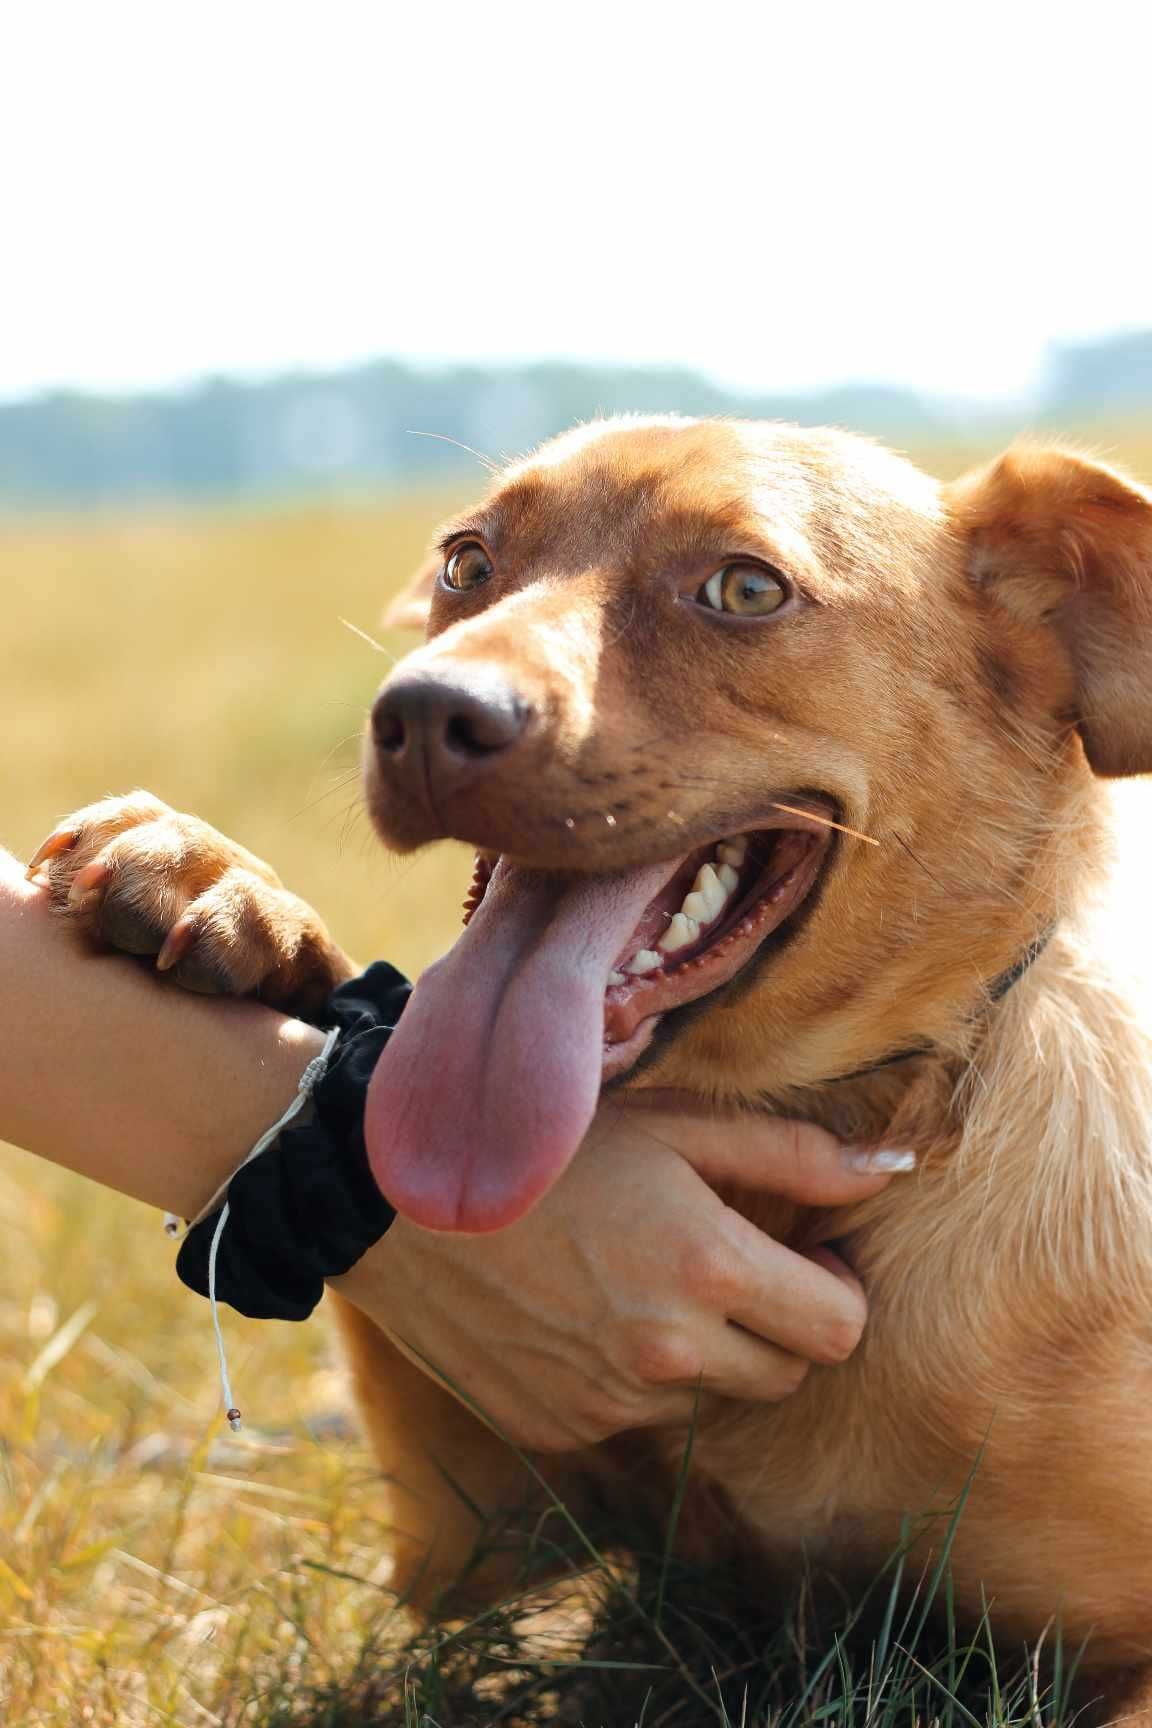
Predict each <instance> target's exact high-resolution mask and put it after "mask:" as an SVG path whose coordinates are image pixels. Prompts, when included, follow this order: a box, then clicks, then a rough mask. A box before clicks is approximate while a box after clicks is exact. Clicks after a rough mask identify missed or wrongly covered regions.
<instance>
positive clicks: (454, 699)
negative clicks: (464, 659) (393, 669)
mask: <svg viewBox="0 0 1152 1728" xmlns="http://www.w3.org/2000/svg"><path fill="white" fill-rule="evenodd" d="M530 717H531V708H530V706H529V704H528V703H527V702H526V701H525V700H524V698H523V697H522V696H521V695H520V693H519V691H518V690H516V689H515V688H514V686H513V685H511V684H510V683H509V682H508V680H507V678H506V677H505V676H504V674H503V673H502V672H500V671H499V670H498V669H497V668H496V667H490V666H474V667H469V668H467V669H455V670H454V671H453V672H452V673H451V674H444V675H442V676H435V675H431V674H429V673H427V672H425V673H419V674H414V675H410V676H408V677H404V678H399V679H396V680H394V681H390V682H389V683H387V684H385V686H384V688H383V690H381V692H380V694H379V696H378V697H377V698H376V703H375V706H374V707H373V709H372V736H373V738H374V740H375V743H376V748H377V751H378V752H379V758H380V762H381V766H382V767H383V768H384V769H385V770H387V771H390V772H392V773H396V774H399V775H400V776H401V777H402V778H407V777H409V776H410V775H423V774H426V775H427V778H428V785H429V788H430V789H431V790H433V791H434V790H435V789H436V787H437V786H438V785H443V784H445V783H448V784H451V783H454V782H457V781H459V780H462V779H465V778H467V777H469V776H470V775H471V774H472V773H473V772H474V771H475V770H476V769H477V767H479V766H480V765H482V764H487V763H490V762H492V761H493V759H494V758H496V757H499V756H502V755H504V754H505V753H506V752H507V751H509V750H511V749H512V748H513V747H514V746H515V745H516V744H518V743H519V741H520V739H521V738H522V737H523V735H524V731H525V728H526V727H527V725H528V721H529V718H530Z"/></svg>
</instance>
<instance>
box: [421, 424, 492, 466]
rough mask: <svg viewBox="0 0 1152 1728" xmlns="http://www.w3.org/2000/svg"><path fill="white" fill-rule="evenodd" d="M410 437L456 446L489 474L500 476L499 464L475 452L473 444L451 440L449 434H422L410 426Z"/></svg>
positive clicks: (478, 451)
mask: <svg viewBox="0 0 1152 1728" xmlns="http://www.w3.org/2000/svg"><path fill="white" fill-rule="evenodd" d="M408 436H409V438H435V439H436V441H437V442H438V443H440V444H454V445H455V446H456V448H457V450H463V451H464V453H465V455H467V456H475V458H476V460H477V462H479V463H480V466H481V467H482V468H486V469H487V470H488V472H489V474H499V472H500V464H499V462H494V461H493V460H492V458H491V456H485V455H484V452H483V451H482V450H474V449H473V448H472V446H471V444H464V443H462V442H461V441H460V439H459V438H450V437H449V436H448V434H447V432H421V431H419V430H417V428H416V427H414V426H409V427H408Z"/></svg>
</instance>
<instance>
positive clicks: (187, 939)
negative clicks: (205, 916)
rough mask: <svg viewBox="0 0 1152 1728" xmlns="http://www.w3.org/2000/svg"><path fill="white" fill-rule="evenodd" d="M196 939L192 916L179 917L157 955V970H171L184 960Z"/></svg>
mask: <svg viewBox="0 0 1152 1728" xmlns="http://www.w3.org/2000/svg"><path fill="white" fill-rule="evenodd" d="M195 940H196V926H195V925H194V924H193V922H192V920H191V918H178V919H177V921H176V923H175V924H173V926H172V928H171V930H169V932H168V934H167V936H166V937H165V938H164V946H163V947H162V948H161V950H160V952H159V954H157V956H156V970H157V972H169V971H171V969H172V967H173V966H176V965H178V964H179V962H180V961H181V960H183V958H184V956H185V954H187V952H188V950H189V949H190V948H191V947H192V945H193V943H194V942H195Z"/></svg>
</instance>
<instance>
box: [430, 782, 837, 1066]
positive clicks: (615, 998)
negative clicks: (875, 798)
mask: <svg viewBox="0 0 1152 1728" xmlns="http://www.w3.org/2000/svg"><path fill="white" fill-rule="evenodd" d="M796 814H797V815H800V814H801V812H800V810H799V809H797V810H796ZM808 820H810V821H812V822H813V823H814V824H815V823H816V818H815V817H814V816H810V817H808ZM831 832H832V831H831V829H830V828H829V827H827V826H823V825H819V826H813V827H812V828H803V829H799V828H783V829H781V828H769V829H759V830H757V829H755V828H753V829H750V830H747V831H744V832H741V833H738V834H730V835H725V836H724V838H723V839H721V840H718V841H715V842H713V843H710V844H707V845H704V846H700V847H697V848H696V849H695V850H694V851H692V852H690V853H689V854H688V855H687V856H686V857H684V858H682V859H681V860H680V861H679V862H678V863H677V864H676V865H675V866H674V868H673V870H672V874H671V875H670V876H669V878H668V881H667V882H666V883H665V884H664V886H663V887H662V888H661V889H660V891H659V892H658V893H657V894H656V895H654V896H653V898H652V899H651V900H650V901H649V903H648V905H647V906H646V907H645V909H644V911H643V913H642V915H641V917H640V918H639V920H638V921H637V923H636V926H635V928H634V929H633V931H632V933H631V935H630V936H629V937H628V939H627V941H626V942H624V943H623V945H622V946H621V948H620V950H619V952H618V953H617V955H616V957H615V961H614V963H613V965H612V966H611V968H610V969H609V972H608V976H607V979H606V981H605V987H604V1061H603V1078H604V1079H605V1080H615V1079H618V1078H620V1077H621V1076H622V1075H624V1074H626V1073H627V1072H628V1070H629V1069H630V1068H632V1067H633V1066H634V1065H635V1063H636V1062H637V1061H638V1059H639V1057H640V1056H641V1055H642V1054H643V1052H644V1051H645V1050H646V1049H647V1047H648V1045H649V1044H650V1043H651V1041H652V1038H653V1036H654V1034H655V1032H656V1029H657V1027H658V1026H659V1025H660V1023H661V1022H662V1021H663V1019H664V1018H665V1016H666V1015H667V1014H669V1013H673V1012H674V1011H675V1010H676V1009H677V1008H679V1007H682V1006H685V1005H686V1004H688V1003H689V1002H695V1001H698V1000H699V999H700V998H701V997H704V996H708V995H711V994H712V993H713V992H714V991H716V990H718V989H720V988H721V987H722V986H723V985H725V984H727V983H728V982H729V981H730V980H731V979H732V978H734V977H735V976H736V974H737V973H738V972H741V971H742V970H743V969H744V967H745V966H746V965H747V964H748V962H749V960H750V959H751V958H752V956H753V955H754V954H756V953H758V952H759V950H760V948H761V947H762V946H763V944H764V942H765V941H766V940H767V938H768V937H769V936H770V935H771V934H772V933H773V932H774V931H777V930H782V929H783V927H784V926H786V925H787V922H788V920H789V918H790V917H791V915H792V914H793V913H794V912H796V911H797V910H798V909H799V907H800V906H801V905H802V904H803V902H804V901H805V900H806V899H807V898H808V895H809V893H810V892H811V890H812V889H813V887H814V886H815V884H816V881H817V878H818V877H819V875H820V873H821V868H822V866H823V863H824V858H825V854H826V851H827V847H828V843H829V839H830V835H831ZM501 862H502V860H501V859H500V857H499V856H497V857H495V858H493V857H491V856H489V855H487V854H483V853H481V854H478V855H477V858H476V865H475V869H474V872H473V877H472V885H471V888H470V889H469V893H468V898H467V899H466V901H465V903H464V923H465V925H466V926H467V925H468V924H469V923H470V922H471V920H472V917H473V915H474V913H475V911H476V909H477V907H478V906H479V905H480V904H481V902H482V901H483V899H484V896H485V894H486V893H487V890H488V884H489V883H490V882H491V880H492V877H493V874H494V873H495V871H496V870H497V869H498V868H499V867H500V865H501Z"/></svg>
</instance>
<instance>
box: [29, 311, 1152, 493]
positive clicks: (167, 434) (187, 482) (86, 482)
mask: <svg viewBox="0 0 1152 1728" xmlns="http://www.w3.org/2000/svg"><path fill="white" fill-rule="evenodd" d="M1150 408H1152V331H1150V332H1143V333H1137V334H1130V335H1122V336H1116V337H1112V338H1109V339H1107V340H1104V341H1101V342H1095V343H1085V344H1081V345H1078V346H1072V347H1065V348H1061V349H1058V350H1056V351H1055V352H1054V354H1053V356H1052V359H1051V364H1050V368H1049V377H1048V383H1047V387H1046V389H1045V391H1044V393H1043V396H1042V399H1041V400H1040V401H1039V402H1038V403H1037V404H1036V405H1035V412H1034V415H1033V421H1034V423H1043V422H1046V421H1050V422H1053V423H1055V424H1059V425H1060V426H1062V427H1064V428H1065V429H1072V428H1080V427H1083V426H1090V425H1091V424H1092V423H1093V421H1100V420H1109V419H1111V420H1115V419H1117V418H1130V417H1135V416H1137V415H1140V414H1144V413H1147V412H1148V410H1149V409H1150ZM624 410H637V411H641V412H649V413H659V412H667V411H677V412H680V413H686V414H725V413H727V414H741V415H748V416H763V417H766V418H769V419H784V420H796V419H798V420H802V421H806V422H808V423H810V424H816V423H824V424H833V425H841V426H849V427H851V428H853V429H854V430H857V431H862V432H870V433H873V434H874V435H876V436H878V437H883V438H887V439H890V440H894V441H896V442H901V441H909V442H915V443H918V444H925V443H931V442H933V441H935V440H938V439H939V440H943V439H947V438H948V437H950V436H954V435H956V434H957V433H962V434H964V435H965V436H970V435H971V433H972V424H973V414H972V412H971V411H970V410H965V412H964V414H963V416H962V417H961V416H960V415H959V414H958V412H957V411H956V410H952V409H949V408H948V407H947V406H946V405H943V404H934V403H931V402H927V401H925V400H922V399H921V398H919V397H917V396H916V395H914V394H912V393H911V392H908V391H903V390H897V389H890V388H886V387H884V386H876V387H871V386H851V387H845V388H843V389H840V390H836V391H831V392H825V393H823V394H820V395H812V396H804V397H797V396H792V397H788V396H740V395H738V394H736V393H734V392H732V391H728V390H725V389H723V388H722V387H720V386H719V385H716V384H713V383H710V382H709V381H708V380H707V379H705V378H702V377H700V376H699V375H698V374H696V373H694V372H690V371H685V370H677V369H673V368H668V369H661V368H655V367H653V368H647V369H637V368H625V367H619V368H609V367H597V366H586V365H575V364H561V363H541V364H538V365H529V366H519V367H501V368H496V367H482V366H453V367H444V368H437V369H433V368H426V369H425V368H418V367H415V366H409V365H405V364H402V363H401V362H399V361H394V360H378V361H374V362H372V363H370V364H366V365H361V366H355V367H350V368H347V369H345V370H342V371H339V372H331V373H327V374H319V373H300V374H290V375H285V376H282V377H278V378H273V379H270V380H264V381H259V382H241V381H239V380H234V379H225V378H212V379H206V380H204V381H203V382H201V383H197V384H195V385H193V386H190V387H188V388H186V389H182V390H173V391H166V392H163V393H159V392H158V393H154V394H148V395H131V396H96V395H87V394H82V393H79V392H70V391H59V392H53V393H51V394H46V395H42V396H38V397H35V398H32V399H29V400H26V401H21V402H11V403H0V503H3V504H7V505H9V506H16V507H20V506H51V505H76V504H81V505H82V504H101V503H116V502H122V501H125V500H151V499H155V500H162V499H189V500H209V499H211V500H229V499H234V500H239V499H244V498H256V497H261V498H269V497H276V496H278V495H289V494H292V493H295V492H300V491H307V492H312V493H315V492H324V491H331V492H345V493H346V492H355V491H361V490H362V491H379V490H381V489H389V488H397V487H403V486H410V485H413V484H419V483H424V482H426V483H432V484H435V483H436V482H439V481H448V480H452V479H454V478H455V477H456V476H457V475H458V474H459V473H460V472H461V471H462V470H463V469H464V468H465V467H468V466H471V465H473V464H474V461H475V458H474V457H473V456H470V455H469V454H467V452H466V451H464V450H462V449H461V448H459V445H461V444H462V445H470V446H474V447H475V448H476V449H477V450H479V451H482V452H483V453H484V454H485V455H486V456H489V457H493V458H496V459H498V460H499V459H501V458H504V457H507V456H512V455H515V454H518V453H519V452H521V451H524V450H527V449H529V448H531V447H532V446H533V445H535V444H537V443H539V442H540V440H541V439H543V438H546V437H548V436H549V435H550V434H552V433H554V432H556V431H559V430H561V429H562V428H564V427H565V426H570V425H571V424H572V423H573V422H574V421H577V420H586V419H589V418H591V417H593V416H595V415H598V414H612V413H618V412H622V411H624ZM975 418H976V419H977V420H979V419H980V416H979V415H977V416H975ZM995 418H996V417H995V416H993V415H990V416H988V425H989V427H991V425H992V424H993V422H994V420H995ZM1000 418H1003V414H1002V412H1001V415H1000ZM454 441H457V442H454Z"/></svg>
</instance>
